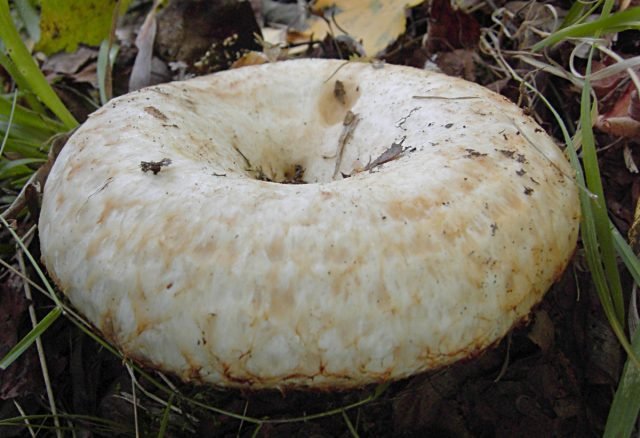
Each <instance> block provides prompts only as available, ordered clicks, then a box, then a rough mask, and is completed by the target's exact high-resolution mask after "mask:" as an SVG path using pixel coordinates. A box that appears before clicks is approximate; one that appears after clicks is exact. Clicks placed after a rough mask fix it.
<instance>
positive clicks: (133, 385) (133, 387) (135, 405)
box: [125, 363, 140, 438]
mask: <svg viewBox="0 0 640 438" xmlns="http://www.w3.org/2000/svg"><path fill="white" fill-rule="evenodd" d="M125 366H126V368H127V371H128V372H129V377H131V397H132V399H133V403H132V404H133V424H134V427H135V430H136V438H139V437H140V428H139V426H138V397H137V396H136V384H137V381H136V376H135V374H134V372H133V369H132V368H131V366H130V365H129V364H128V363H125Z"/></svg>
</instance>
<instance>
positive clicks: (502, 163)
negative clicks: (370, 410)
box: [39, 59, 579, 389]
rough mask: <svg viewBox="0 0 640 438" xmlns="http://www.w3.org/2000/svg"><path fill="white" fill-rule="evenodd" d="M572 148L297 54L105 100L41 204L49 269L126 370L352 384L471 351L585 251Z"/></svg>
mask: <svg viewBox="0 0 640 438" xmlns="http://www.w3.org/2000/svg"><path fill="white" fill-rule="evenodd" d="M572 174H573V171H572V168H571V167H570V166H569V164H568V162H567V161H566V159H565V157H564V155H563V153H562V152H561V150H560V149H559V148H558V147H557V146H556V144H555V143H554V141H553V140H552V139H551V138H550V137H549V136H548V135H547V134H546V133H545V132H544V131H543V130H542V128H540V126H539V125H537V124H536V123H535V122H534V121H533V120H532V119H531V118H529V117H528V116H525V115H524V114H523V113H522V111H521V110H520V109H519V108H518V107H517V106H516V105H514V104H512V103H511V102H509V101H508V100H507V99H505V98H504V97H501V96H499V95H497V94H495V93H493V92H490V91H489V90H487V89H485V88H483V87H481V86H479V85H476V84H473V83H470V82H466V81H463V80H460V79H456V78H451V77H447V76H444V75H441V74H436V73H432V72H427V71H422V70H418V69H414V68H409V67H400V66H392V65H386V66H384V67H382V68H374V66H373V65H371V64H367V63H345V62H344V61H330V60H310V59H307V60H295V61H284V62H277V63H272V64H267V65H261V66H254V67H245V68H241V69H238V70H232V71H225V72H222V73H218V74H215V75H211V76H205V77H199V78H195V79H191V80H187V81H184V82H174V83H169V84H164V85H159V86H153V87H150V88H146V89H143V90H140V91H138V92H134V93H131V94H128V95H125V96H122V97H119V98H117V99H114V100H112V101H111V102H109V103H108V104H107V105H105V106H104V107H103V108H101V109H100V110H98V111H96V112H95V113H94V114H92V115H91V117H90V118H89V120H88V121H87V122H86V123H85V124H84V125H83V126H82V127H80V128H79V129H78V130H77V131H76V132H75V134H74V135H73V136H72V137H71V139H70V140H69V141H68V143H67V144H66V146H65V147H64V149H63V150H62V152H61V153H60V155H59V157H58V160H57V162H56V163H55V165H54V166H53V169H52V171H51V173H50V175H49V179H48V181H47V183H46V186H45V189H44V199H43V205H42V214H41V217H40V223H39V228H40V238H41V247H42V258H43V262H44V264H45V265H46V268H47V269H48V271H49V274H50V275H51V277H52V278H53V279H54V281H55V282H56V284H57V286H58V287H59V288H60V290H62V291H63V292H64V293H65V294H66V295H67V296H68V298H69V300H70V301H71V303H73V305H74V306H75V307H76V308H77V309H79V310H80V311H81V312H82V313H83V314H84V315H85V316H86V317H87V318H88V319H89V321H91V322H92V323H93V324H94V325H95V327H96V328H97V329H99V330H100V332H101V333H102V334H103V335H104V336H105V337H106V339H108V340H109V341H111V342H113V343H114V344H115V345H117V346H118V348H119V349H120V350H121V351H122V352H123V353H124V355H125V356H126V357H129V358H132V359H135V360H137V361H139V362H141V363H143V364H146V365H148V366H151V367H154V368H158V369H161V370H164V371H168V372H171V373H174V374H176V375H177V376H179V377H181V378H182V379H184V380H186V381H192V382H206V383H210V384H214V385H218V386H226V387H242V388H287V387H309V388H320V389H338V388H350V387H358V386H362V385H365V384H368V383H373V382H381V381H387V380H391V379H399V378H403V377H406V376H409V375H412V374H415V373H419V372H422V371H426V370H430V369H434V368H437V367H441V366H444V365H447V364H450V363H452V362H454V361H456V360H459V359H462V358H466V357H470V356H472V355H474V354H477V353H478V352H480V351H481V350H483V349H485V348H487V347H489V346H491V345H492V344H494V343H495V342H497V341H498V340H500V339H501V338H502V337H503V336H504V335H505V334H506V333H507V332H508V331H509V330H510V329H511V328H512V327H513V326H514V325H516V324H517V323H518V322H520V321H522V320H523V319H526V318H527V316H528V314H529V312H530V310H531V308H532V306H534V305H535V304H536V303H538V302H539V301H540V300H541V299H542V297H543V295H544V293H545V292H546V290H547V289H548V288H549V287H550V286H551V285H552V283H553V282H554V281H555V280H557V279H558V278H559V276H560V275H561V273H562V272H563V270H564V269H565V267H566V266H567V264H568V262H569V260H570V258H571V256H572V254H573V251H574V248H575V245H576V240H577V232H578V222H579V202H578V187H577V186H576V183H575V182H574V181H573V179H572V177H571V175H572Z"/></svg>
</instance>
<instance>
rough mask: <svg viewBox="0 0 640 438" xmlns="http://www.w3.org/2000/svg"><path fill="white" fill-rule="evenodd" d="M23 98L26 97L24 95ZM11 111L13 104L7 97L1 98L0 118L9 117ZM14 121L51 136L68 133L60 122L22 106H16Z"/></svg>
mask: <svg viewBox="0 0 640 438" xmlns="http://www.w3.org/2000/svg"><path fill="white" fill-rule="evenodd" d="M22 96H24V93H22ZM10 111H11V102H10V101H9V100H8V99H7V98H5V97H0V118H4V117H7V116H8V114H9V112H10ZM13 121H14V123H16V124H19V125H27V126H29V127H30V128H32V129H37V130H39V131H46V132H47V133H48V134H49V135H53V134H57V133H58V132H61V131H66V128H65V127H64V125H63V124H61V123H60V122H57V121H55V120H53V119H50V118H48V117H46V116H45V115H44V114H42V113H38V112H36V111H32V110H30V109H27V108H25V107H23V106H21V105H16V107H15V112H14V115H13Z"/></svg>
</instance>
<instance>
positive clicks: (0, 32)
mask: <svg viewBox="0 0 640 438" xmlns="http://www.w3.org/2000/svg"><path fill="white" fill-rule="evenodd" d="M0 39H2V41H3V43H4V46H5V49H6V50H7V52H8V55H9V58H11V60H12V61H13V63H14V64H15V66H16V68H17V70H18V73H19V75H20V76H21V77H22V78H23V79H24V82H26V83H27V84H28V87H29V88H28V89H29V90H30V91H32V92H33V93H34V94H35V95H36V96H38V98H39V99H40V100H41V101H42V102H43V103H44V104H45V105H46V106H47V107H48V108H49V109H50V110H51V111H52V112H53V113H54V114H55V115H56V116H57V117H58V118H59V119H60V120H61V121H62V123H64V125H65V126H66V127H67V128H68V129H73V128H75V127H76V126H77V125H78V122H77V121H76V119H75V118H74V117H73V115H71V113H70V112H69V110H68V109H67V108H66V107H65V106H64V104H63V103H62V101H61V100H60V98H59V97H58V95H57V94H56V93H55V92H54V91H53V89H52V88H51V86H49V83H48V82H47V80H46V79H45V77H44V75H43V74H42V72H41V71H40V68H38V65H37V64H36V63H35V61H34V60H33V58H32V57H31V54H30V53H29V51H28V50H27V47H26V46H25V45H24V42H23V41H22V39H21V38H20V34H18V31H17V30H16V28H15V26H14V24H13V20H12V19H11V13H10V12H9V3H8V0H0Z"/></svg>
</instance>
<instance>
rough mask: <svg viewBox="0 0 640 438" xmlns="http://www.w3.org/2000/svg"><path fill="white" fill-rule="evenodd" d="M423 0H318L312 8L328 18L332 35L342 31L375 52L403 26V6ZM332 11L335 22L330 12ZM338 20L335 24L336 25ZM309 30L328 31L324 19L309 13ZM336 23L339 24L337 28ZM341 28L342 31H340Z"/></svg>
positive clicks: (320, 36)
mask: <svg viewBox="0 0 640 438" xmlns="http://www.w3.org/2000/svg"><path fill="white" fill-rule="evenodd" d="M423 1H424V0H318V1H317V2H315V3H314V5H313V11H314V12H315V13H316V14H318V15H322V14H323V13H324V16H325V17H326V19H327V20H329V21H330V22H331V28H332V30H333V32H334V36H337V35H340V34H344V33H345V32H346V33H347V34H348V35H349V36H351V37H353V38H354V39H356V40H358V41H362V45H363V47H364V50H365V53H366V54H367V55H368V56H375V55H376V54H378V53H379V52H380V51H382V50H384V49H385V48H386V47H387V46H388V45H389V44H391V43H392V42H394V41H395V40H396V39H397V38H398V36H400V35H402V34H403V33H404V31H405V29H406V17H405V10H406V9H407V8H410V7H414V6H417V5H419V4H421V3H422V2H423ZM333 11H335V16H334V17H335V23H334V22H333V19H332V13H333ZM336 23H337V26H336ZM309 26H310V29H309V30H308V33H309V34H313V37H314V38H315V39H323V38H324V37H325V36H326V35H327V34H328V33H329V27H328V25H327V23H326V22H325V21H324V20H322V19H320V18H318V17H312V18H311V19H310V22H309ZM338 27H339V28H338ZM343 31H344V32H343Z"/></svg>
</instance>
